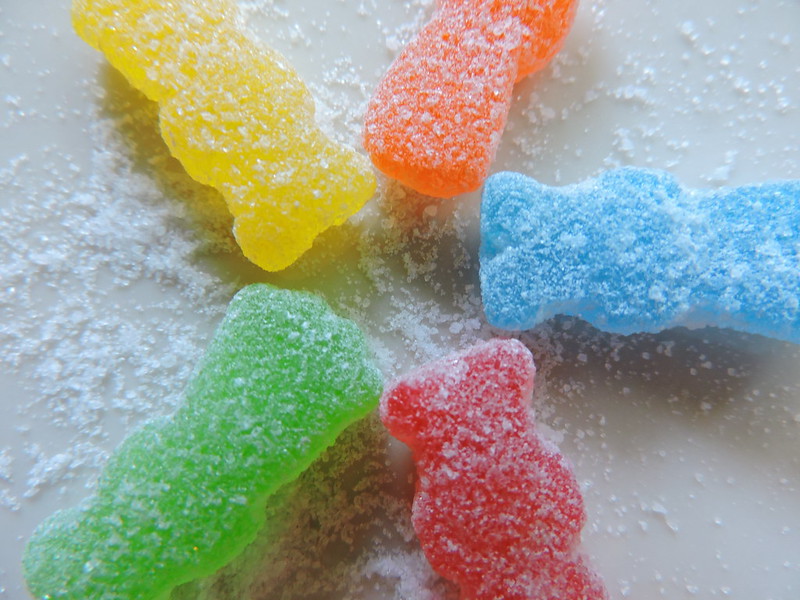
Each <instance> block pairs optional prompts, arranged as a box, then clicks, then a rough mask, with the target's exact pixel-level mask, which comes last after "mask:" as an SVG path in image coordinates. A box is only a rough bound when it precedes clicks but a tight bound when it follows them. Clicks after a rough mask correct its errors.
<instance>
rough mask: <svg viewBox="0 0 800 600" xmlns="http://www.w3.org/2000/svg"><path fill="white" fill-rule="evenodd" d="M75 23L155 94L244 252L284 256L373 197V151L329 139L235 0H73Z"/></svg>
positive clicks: (291, 256) (189, 166) (168, 126)
mask: <svg viewBox="0 0 800 600" xmlns="http://www.w3.org/2000/svg"><path fill="white" fill-rule="evenodd" d="M72 18H73V24H74V27H75V30H76V31H77V32H78V33H79V34H80V36H81V37H82V38H83V39H84V40H86V41H87V42H88V43H89V44H90V45H92V46H93V47H95V48H97V49H99V50H101V51H102V52H104V53H105V55H106V57H107V58H108V60H109V62H110V63H111V64H112V65H114V66H115V67H116V68H117V69H119V70H120V71H121V72H122V73H123V74H124V75H125V76H126V77H127V78H128V80H129V81H130V82H131V83H132V84H133V85H134V86H135V87H137V88H138V89H140V90H141V91H142V92H144V94H145V95H147V96H148V97H149V98H150V99H151V100H155V101H156V102H158V103H159V109H160V126H161V133H162V136H163V138H164V140H165V142H166V143H167V145H168V146H169V148H170V151H171V152H172V154H173V155H174V156H175V157H176V158H178V160H180V161H181V163H182V164H183V166H184V168H185V169H186V171H187V172H188V173H189V175H191V176H192V177H193V178H195V179H196V180H197V181H199V182H201V183H204V184H207V185H211V186H213V187H215V188H217V189H218V190H219V191H220V192H222V194H223V196H224V197H225V199H226V201H227V203H228V208H229V210H230V211H231V213H232V214H233V216H234V229H233V230H234V235H235V237H236V240H237V241H238V243H239V245H240V246H241V248H242V251H243V252H244V255H245V256H246V257H247V258H248V259H250V260H251V261H252V262H254V263H255V264H257V265H258V266H260V267H262V268H263V269H266V270H268V271H277V270H280V269H283V268H285V267H287V266H289V265H290V264H291V263H293V262H294V261H295V260H296V259H297V258H298V257H299V256H300V255H301V254H302V253H303V252H305V251H306V250H308V248H310V247H311V245H312V243H313V241H314V239H315V238H316V237H317V235H319V233H321V232H322V231H324V230H325V229H327V228H329V227H331V226H333V225H339V224H341V223H343V222H344V221H345V220H346V219H347V218H348V217H349V216H350V215H352V214H353V213H355V212H356V211H357V210H358V209H359V208H361V206H363V204H364V203H365V202H366V201H367V200H368V199H369V198H370V197H371V196H372V193H373V192H374V189H375V177H374V174H373V172H372V168H371V166H370V164H369V161H368V159H367V158H366V157H365V156H362V155H360V154H358V153H357V152H355V150H353V149H351V148H347V147H345V146H342V145H340V144H337V143H335V142H334V141H332V140H331V139H329V138H328V137H327V136H326V135H325V134H324V133H322V131H321V130H320V129H319V128H318V127H317V125H316V124H315V122H314V101H313V99H312V98H311V95H310V93H309V91H308V89H307V88H306V87H305V85H304V84H303V82H302V81H301V79H300V77H299V76H298V75H297V73H296V72H295V71H294V70H293V69H292V67H291V66H290V65H289V64H288V63H287V61H286V59H285V58H284V57H283V56H281V55H280V54H279V53H278V52H276V51H275V50H272V49H270V48H268V47H266V46H264V45H263V44H260V43H258V42H257V41H256V40H254V39H252V38H251V37H248V35H247V33H246V32H245V31H244V28H243V27H241V26H240V23H239V21H240V20H241V16H240V15H239V13H238V9H237V7H236V3H235V2H234V1H233V0H169V1H165V0H137V1H136V2H131V1H130V0H73V5H72Z"/></svg>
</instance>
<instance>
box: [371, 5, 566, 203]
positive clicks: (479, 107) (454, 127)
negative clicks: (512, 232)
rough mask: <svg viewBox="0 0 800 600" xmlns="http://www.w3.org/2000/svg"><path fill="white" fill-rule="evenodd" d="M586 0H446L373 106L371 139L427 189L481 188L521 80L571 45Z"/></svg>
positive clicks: (384, 165) (377, 153)
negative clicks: (566, 44)
mask: <svg viewBox="0 0 800 600" xmlns="http://www.w3.org/2000/svg"><path fill="white" fill-rule="evenodd" d="M576 8H577V1H576V0H536V1H534V2H530V1H527V0H469V1H466V2H465V1H463V0H440V1H439V6H438V10H437V12H436V13H435V14H434V16H433V18H432V19H431V21H430V22H429V23H428V25H427V26H426V27H425V28H424V29H423V30H422V31H421V32H420V33H419V35H418V36H417V37H416V38H415V39H414V40H412V41H411V43H410V44H408V46H406V48H405V49H404V50H403V52H402V53H401V54H400V55H399V56H398V57H397V59H396V60H395V61H394V63H393V64H392V66H391V67H390V68H389V71H388V72H387V73H386V75H385V76H384V78H383V79H382V80H381V82H380V83H379V84H378V87H377V89H376V90H375V93H374V95H373V97H372V99H371V101H370V103H369V106H368V108H367V114H366V120H365V127H364V146H365V148H366V149H367V151H368V152H369V155H370V157H371V158H372V161H373V162H374V163H375V165H376V166H377V167H378V168H379V169H380V170H381V171H383V172H384V173H386V174H387V175H389V176H390V177H393V178H395V179H398V180H399V181H401V182H402V183H404V184H405V185H407V186H409V187H411V188H413V189H415V190H417V191H419V192H422V193H425V194H429V195H431V196H438V197H449V196H454V195H457V194H460V193H463V192H469V191H472V190H474V189H477V188H478V186H480V184H481V183H482V182H483V180H484V179H485V178H486V175H487V174H488V171H489V166H490V164H491V162H492V160H493V159H494V155H495V152H496V150H497V146H498V144H499V142H500V137H501V135H502V133H503V128H504V127H505V124H506V119H507V118H508V111H509V107H510V105H511V92H512V88H513V86H514V83H515V82H517V81H518V80H520V79H521V78H523V77H525V76H526V75H528V74H530V73H533V72H534V71H537V70H539V69H541V68H543V67H544V66H545V65H546V64H547V63H548V62H549V61H550V59H551V58H552V57H553V56H554V55H555V54H556V53H557V52H558V50H559V49H560V48H561V46H562V44H563V41H564V37H565V36H566V34H567V32H568V31H569V29H570V26H571V25H572V21H573V19H574V17H575V11H576Z"/></svg>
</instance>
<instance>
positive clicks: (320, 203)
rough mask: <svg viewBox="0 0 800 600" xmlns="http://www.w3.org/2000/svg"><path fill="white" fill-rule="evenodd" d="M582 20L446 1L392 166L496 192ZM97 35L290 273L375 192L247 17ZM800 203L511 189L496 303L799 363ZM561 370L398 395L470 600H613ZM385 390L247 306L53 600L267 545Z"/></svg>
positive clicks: (661, 190)
mask: <svg viewBox="0 0 800 600" xmlns="http://www.w3.org/2000/svg"><path fill="white" fill-rule="evenodd" d="M575 8H576V3H575V2H574V0H536V1H528V0H470V1H460V0H440V2H439V5H438V11H437V12H436V13H435V15H434V17H433V19H432V21H431V22H430V23H429V24H428V26H427V27H425V28H424V29H423V30H422V32H421V33H420V34H419V36H418V37H417V38H416V39H415V40H414V41H413V42H412V43H411V44H410V45H409V46H408V47H407V48H406V50H405V51H404V52H403V53H402V54H401V55H400V56H399V58H398V59H397V61H396V62H395V63H394V64H393V65H392V67H391V69H390V70H389V72H388V73H387V75H386V77H385V78H384V80H383V81H382V82H381V84H380V85H379V87H378V89H377V90H376V92H375V96H374V98H373V100H372V102H371V103H370V106H369V110H368V114H367V117H366V125H365V134H364V141H365V145H366V147H367V150H368V151H369V153H370V155H371V157H372V160H373V161H374V163H375V164H376V166H377V167H378V168H379V169H381V170H383V171H384V172H385V173H387V174H388V175H390V176H391V177H395V178H397V179H399V180H400V181H401V182H403V183H405V184H407V185H409V186H410V187H412V188H414V189H416V190H418V191H420V192H423V193H426V194H431V195H434V196H450V195H454V194H459V193H462V192H464V191H468V190H472V189H475V188H477V187H478V186H480V184H481V183H482V182H483V180H484V179H485V178H486V176H487V173H488V169H489V165H490V163H491V161H492V159H493V156H494V153H495V150H496V147H497V143H498V141H499V139H500V135H501V133H502V130H503V127H504V125H505V120H506V116H507V113H508V106H509V101H510V97H511V90H512V86H513V85H514V83H515V82H516V81H518V80H519V79H520V78H522V77H524V76H525V75H527V74H529V73H531V72H533V71H535V70H537V69H540V68H542V67H543V66H544V65H545V64H547V62H548V61H549V60H550V59H551V58H552V56H553V55H554V54H555V53H556V52H557V51H558V49H559V48H560V46H561V44H562V41H563V39H564V36H565V35H566V33H567V31H568V30H569V28H570V25H571V23H572V20H573V18H574V15H575ZM73 16H74V22H75V28H76V29H77V31H78V32H79V33H80V35H81V36H82V37H83V38H84V39H85V40H86V41H88V42H89V43H90V44H91V45H93V46H94V47H96V48H98V49H100V50H102V51H103V52H104V53H105V54H106V56H107V57H108V59H109V61H110V62H111V63H112V64H113V65H114V66H116V67H117V68H118V69H119V70H121V71H122V72H123V73H124V74H125V76H126V77H128V79H129V80H130V81H131V83H133V85H135V86H136V87H138V88H139V89H141V90H142V91H143V92H144V93H145V94H146V95H147V96H148V97H150V98H151V99H153V100H155V101H157V102H158V103H159V106H160V120H161V130H162V133H163V136H164V139H165V141H166V142H167V144H168V145H169V147H170V149H171V150H172V152H173V153H174V154H175V156H176V157H178V158H179V159H180V160H181V162H182V163H183V165H184V166H185V168H186V170H187V171H188V172H189V174H190V175H192V176H193V177H195V178H196V179H197V180H198V181H201V182H203V183H207V184H210V185H213V186H214V187H216V188H218V189H219V190H220V191H222V193H223V195H224V196H225V198H226V200H227V201H228V205H229V207H230V210H231V212H232V213H233V215H234V217H235V225H234V231H235V234H236V237H237V240H238V241H239V243H240V244H241V246H242V249H243V251H244V253H245V255H246V256H248V258H250V259H251V260H252V261H254V262H255V263H256V264H258V265H260V266H262V267H263V268H265V269H268V270H277V269H282V268H284V267H286V266H288V265H289V264H291V263H292V262H293V261H294V260H296V259H297V257H298V256H299V255H300V254H301V253H302V252H304V251H305V250H306V249H307V248H308V247H309V246H310V245H311V243H312V242H313V240H314V238H315V237H316V236H317V235H318V234H319V233H320V232H321V231H323V230H324V229H326V228H327V227H330V226H331V225H335V224H338V223H341V222H342V221H344V220H345V219H346V218H348V216H349V215H351V214H352V213H353V212H355V211H356V210H358V209H359V208H360V207H361V205H363V203H364V202H365V201H366V200H367V199H368V198H369V197H370V196H371V195H372V193H373V189H374V186H375V182H374V177H373V174H372V172H371V169H370V168H369V166H368V164H367V161H366V159H364V158H362V157H360V156H359V155H358V154H357V153H355V152H354V151H353V150H351V149H347V148H344V147H342V146H339V145H337V144H335V143H333V142H332V141H331V140H329V139H328V138H327V137H325V136H324V135H323V134H322V133H321V132H320V130H319V129H318V128H317V126H316V125H315V124H314V120H313V101H312V99H311V97H310V95H309V93H308V91H307V90H306V88H305V86H304V85H303V84H302V82H301V81H300V79H299V78H298V77H297V75H296V74H295V72H294V71H293V70H292V69H291V67H290V66H289V65H288V64H287V63H286V61H285V59H284V58H283V57H281V56H280V55H278V54H277V53H276V52H274V51H273V50H270V49H268V48H265V47H263V46H261V45H259V44H258V43H256V42H254V41H253V40H251V39H250V38H249V37H248V36H247V35H246V33H244V32H243V31H242V30H241V29H240V28H239V26H238V24H237V14H236V7H235V4H234V2H233V1H232V0H213V1H209V0H207V1H200V0H169V1H158V2H157V1H155V0H141V1H138V2H131V1H129V0H75V1H74V4H73ZM798 206H800V184H798V182H784V183H775V184H766V185H761V186H749V187H743V188H737V189H724V190H716V191H697V190H687V189H684V188H682V187H680V186H679V185H678V184H677V183H676V181H675V180H674V179H673V178H672V177H670V176H669V175H667V174H665V173H662V172H657V171H649V170H639V169H623V170H619V171H611V172H609V173H606V174H604V175H602V176H600V177H598V178H597V179H595V180H591V181H588V182H585V183H583V184H579V185H575V186H569V187H566V188H560V189H554V188H548V187H546V186H542V185H540V184H538V183H537V182H535V181H533V180H532V179H529V178H527V177H524V176H522V175H519V174H513V173H504V174H499V175H496V176H494V177H492V178H490V179H489V181H488V182H487V185H486V187H485V191H484V197H483V205H482V214H481V218H482V230H481V235H482V242H481V249H480V257H481V285H482V293H483V299H484V303H485V309H486V315H487V318H488V320H489V321H490V322H491V323H492V324H494V325H496V326H498V327H502V328H507V329H525V328H529V327H532V326H534V325H536V324H537V323H539V322H541V321H542V320H543V319H546V318H548V317H550V316H552V315H554V314H556V313H560V312H568V313H571V314H577V315H580V316H582V317H584V318H586V319H589V320H590V321H592V322H593V323H595V324H596V325H598V326H601V327H603V328H606V329H610V330H612V331H619V332H623V333H624V332H631V331H640V330H647V331H653V330H657V329H660V328H664V327H668V326H671V325H673V324H676V323H687V324H698V323H701V322H702V323H710V324H715V325H721V326H732V327H737V328H741V329H744V330H746V331H751V332H755V333H761V334H765V335H771V336H775V337H779V338H782V339H786V340H790V341H794V342H800V302H799V301H798V297H800V293H799V291H798V288H799V287H800V275H799V274H800V260H798V242H797V235H798V234H797V232H798V231H800V212H799V211H798ZM533 378H534V365H533V358H532V356H531V354H530V352H529V351H528V350H527V349H526V348H525V347H524V346H523V345H522V344H521V343H519V342H517V341H514V340H502V341H501V340H495V341H491V342H487V343H484V344H481V345H478V346H476V347H473V348H471V349H468V350H466V351H465V352H463V353H461V354H459V355H455V356H452V357H448V358H445V359H442V360H441V361H438V362H435V363H432V364H430V365H427V366H425V367H423V368H421V369H419V370H418V371H415V372H413V373H411V374H409V375H407V376H405V377H403V378H400V379H398V380H396V381H395V382H393V383H392V384H391V385H390V386H389V387H388V388H387V389H386V391H385V393H384V395H383V397H382V400H381V402H380V410H381V417H382V420H383V422H384V424H385V425H386V427H387V428H388V429H389V431H390V432H391V433H392V434H393V435H395V436H396V437H397V438H399V439H400V440H402V441H404V442H406V443H407V444H408V445H409V446H410V447H411V449H412V451H413V456H414V460H415V462H416V466H417V471H418V479H417V492H416V496H415V499H414V504H413V523H414V527H415V530H416V532H417V534H418V536H419V538H420V541H421V543H422V546H423V549H424V551H425V553H426V555H427V557H428V558H429V560H430V562H431V564H432V565H433V567H434V568H435V569H436V570H437V571H438V572H439V573H440V574H442V575H443V576H444V577H446V578H448V579H451V580H453V581H454V582H456V583H457V584H458V585H459V586H460V589H461V593H462V596H463V597H464V598H475V599H481V600H483V599H486V600H492V599H497V598H503V599H520V600H522V599H526V600H530V599H541V600H544V599H559V600H600V599H603V598H606V596H607V594H606V591H605V588H604V586H603V584H602V582H601V580H600V578H599V576H598V575H597V574H596V573H594V572H593V571H592V570H591V568H590V567H589V566H588V565H587V563H586V561H585V560H584V558H583V557H582V555H581V554H580V552H579V543H580V533H581V529H582V527H583V524H584V522H585V520H586V515H585V512H584V506H583V500H582V498H581V495H580V490H579V486H578V484H577V482H576V480H575V477H574V476H573V474H572V473H571V471H570V468H569V465H568V463H567V461H566V459H565V458H564V457H562V456H561V455H560V454H559V453H558V452H557V450H556V448H554V447H553V446H552V445H551V444H549V443H547V442H546V441H544V440H543V439H542V438H541V437H540V436H539V435H538V434H537V432H536V425H535V423H534V420H533V413H532V410H531V407H530V400H531V395H532V392H533ZM381 387H382V382H381V376H380V373H379V372H378V371H377V369H376V368H375V367H374V365H373V364H372V363H371V361H370V359H369V352H368V350H367V345H366V341H365V339H364V337H363V335H362V334H361V333H360V332H359V331H358V329H357V328H356V326H355V325H354V324H352V323H350V322H348V321H346V320H343V319H341V318H339V317H337V316H335V315H334V314H333V313H332V312H331V311H330V309H329V308H328V307H327V306H326V305H324V303H323V302H322V301H320V300H319V299H317V298H315V297H313V296H311V295H308V294H304V293H299V292H290V291H281V290H278V289H276V288H273V287H270V286H267V285H253V286H249V287H246V288H245V289H243V290H242V291H241V292H240V293H239V294H238V295H237V296H236V297H235V298H234V299H233V301H232V302H231V305H230V307H229V310H228V314H227V316H226V317H225V319H224V321H223V322H222V324H221V325H220V327H219V329H218V331H217V333H216V336H215V338H214V340H213V341H212V343H211V345H210V347H209V349H208V352H207V354H206V356H205V358H204V359H203V361H202V362H201V364H200V366H199V368H198V370H197V371H196V374H195V376H194V378H193V379H192V381H191V382H190V384H189V385H188V387H187V389H186V391H185V397H184V403H183V405H182V406H181V407H180V408H179V409H178V411H177V412H176V413H175V414H174V415H173V416H171V417H168V418H164V419H160V420H156V421H153V422H151V423H150V424H148V425H146V426H145V427H144V428H142V429H140V430H139V431H137V432H135V433H134V434H133V435H132V436H130V437H129V438H128V439H127V440H126V441H125V442H124V443H123V444H122V445H121V447H120V448H119V449H118V450H117V452H116V453H115V454H114V456H113V457H112V459H111V460H110V462H109V463H108V466H107V468H106V470H105V471H104V473H103V474H102V476H101V478H100V481H99V483H98V487H97V491H96V493H95V494H94V495H93V496H91V497H90V498H88V499H87V500H86V501H84V502H83V503H82V504H81V505H80V506H79V507H77V508H75V509H72V510H65V511H62V512H59V513H56V514H55V515H53V516H52V517H51V518H50V519H48V520H46V521H45V522H44V523H43V524H42V525H41V526H40V527H39V528H38V529H37V531H36V532H35V533H34V535H33V537H32V539H31V540H30V542H29V545H28V547H27V550H26V554H25V557H24V567H25V572H26V577H27V580H28V584H29V587H30V590H31V592H32V593H33V594H34V596H36V597H37V598H41V599H48V600H52V599H56V598H65V599H76V600H77V599H81V600H83V599H86V598H108V599H120V600H122V599H128V600H132V599H137V600H147V599H151V600H152V599H161V598H165V597H167V596H168V594H169V592H170V590H171V589H172V588H174V587H175V586H176V585H179V584H181V583H183V582H185V581H188V580H190V579H193V578H196V577H200V576H203V575H206V574H209V573H211V572H213V571H214V570H216V569H217V568H219V567H221V566H222V565H224V564H225V563H227V562H228V561H229V560H230V559H231V558H233V557H234V556H235V555H236V554H237V553H239V552H240V551H241V550H242V549H243V547H244V546H245V545H246V544H247V543H248V542H249V541H251V540H252V539H253V537H254V536H255V534H256V531H257V529H258V528H259V525H260V523H261V521H262V520H263V514H262V511H263V504H264V503H265V502H266V500H267V498H268V497H269V496H270V495H271V494H272V493H273V492H274V491H275V490H276V489H277V488H278V487H279V486H280V485H282V484H284V483H285V482H287V481H289V480H291V479H292V478H294V477H296V476H297V475H298V474H299V473H300V472H301V471H302V470H303V469H304V468H306V467H307V466H308V465H309V464H310V463H311V461H313V460H314V458H315V457H317V456H318V455H319V454H320V452H321V451H322V450H323V449H324V448H325V447H326V446H328V445H329V444H332V443H333V441H334V440H335V438H336V436H337V435H338V433H339V432H341V431H342V430H343V429H344V428H345V427H346V426H347V425H348V424H349V423H351V422H353V421H354V420H356V419H358V418H360V417H362V416H364V415H365V414H366V413H367V412H369V411H370V410H372V409H373V408H374V406H375V404H376V403H377V401H378V397H379V396H380V392H381Z"/></svg>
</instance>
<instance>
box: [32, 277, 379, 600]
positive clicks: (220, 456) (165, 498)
mask: <svg viewBox="0 0 800 600" xmlns="http://www.w3.org/2000/svg"><path fill="white" fill-rule="evenodd" d="M381 387H382V382H381V375H380V373H379V372H378V370H377V369H376V368H375V366H374V365H373V364H372V362H371V360H370V359H369V357H368V351H367V347H366V344H365V340H364V337H363V335H362V334H361V332H360V331H359V330H358V329H357V328H356V326H355V325H354V324H353V323H351V322H350V321H347V320H345V319H341V318H339V317H337V316H336V315H334V314H333V313H332V312H331V311H330V309H329V308H328V306H327V305H326V304H324V302H323V301H322V300H320V299H319V298H317V297H315V296H312V295H310V294H306V293H300V292H291V291H282V290H278V289H276V288H273V287H270V286H266V285H261V284H255V285H251V286H248V287H246V288H244V289H243V290H242V291H240V292H239V293H238V294H237V295H236V297H235V298H234V299H233V300H232V302H231V304H230V306H229V308H228V313H227V315H226V316H225V319H224V320H223V322H222V323H221V325H220V326H219V328H218V330H217V332H216V335H215V336H214V339H213V341H212V342H211V344H210V346H209V348H208V351H207V353H206V355H205V357H204V358H203V359H202V361H201V362H200V364H199V366H198V368H197V370H196V371H195V375H194V377H193V379H192V380H191V381H190V382H189V384H188V386H187V388H186V391H185V394H184V402H183V404H182V406H181V407H180V408H179V409H178V411H177V412H176V413H175V414H174V415H172V416H170V417H166V418H161V419H157V420H155V421H151V422H150V423H148V424H147V425H145V426H144V427H142V428H141V429H139V430H138V431H136V432H135V433H133V434H132V435H131V436H130V437H128V438H127V439H126V440H125V441H124V442H123V443H122V445H121V446H120V447H119V448H118V449H117V451H116V452H115V453H114V454H113V456H112V457H111V459H110V460H109V462H108V465H107V466H106V468H105V471H104V472H103V474H102V475H101V477H100V480H99V482H98V484H97V490H96V492H95V494H94V495H93V496H90V497H89V498H87V499H86V500H85V501H84V502H82V503H81V504H80V505H79V506H78V507H76V508H73V509H70V510H62V511H60V512H57V513H55V514H54V515H52V516H51V517H50V518H49V519H47V520H46V521H44V522H43V523H42V524H41V525H40V526H39V527H38V529H37V530H36V532H35V533H34V535H33V537H32V538H31V540H30V542H29V543H28V546H27V548H26V552H25V556H24V559H23V563H24V570H25V576H26V579H27V582H28V587H29V589H30V591H31V593H32V594H33V596H34V597H36V598H47V599H56V598H65V599H67V598H69V599H74V600H86V599H89V598H98V599H99V598H102V599H103V600H122V599H125V600H149V599H163V598H166V597H167V596H168V595H169V592H170V590H171V589H172V588H173V587H175V586H177V585H179V584H181V583H184V582H186V581H189V580H191V579H194V578H197V577H201V576H204V575H208V574H210V573H213V572H214V571H215V570H216V569H218V568H220V567H221V566H223V565H225V564H226V563H227V562H228V561H230V560H231V559H232V558H233V557H235V556H236V555H237V554H238V553H239V552H241V551H242V549H243V548H244V547H245V546H246V545H247V544H248V543H249V542H251V541H252V540H253V538H254V537H255V535H256V533H257V531H258V529H259V527H260V525H261V524H262V523H263V520H264V504H265V501H266V499H267V497H268V496H269V495H270V494H272V493H273V492H275V491H276V490H277V489H278V488H279V487H280V486H281V485H283V484H285V483H286V482H288V481H290V480H292V479H293V478H295V477H296V476H297V475H299V474H300V472H301V471H303V470H304V469H305V468H306V467H308V465H309V464H310V463H311V462H312V461H313V460H314V459H315V458H316V457H317V456H318V455H319V454H320V453H321V452H322V451H323V450H324V449H325V448H326V447H328V446H329V445H331V444H332V443H333V442H334V440H335V439H336V437H337V435H338V434H339V433H340V432H341V431H342V430H343V429H344V428H345V427H347V426H348V425H349V424H350V423H353V422H354V421H355V420H357V419H359V418H361V417H363V416H364V415H366V414H367V413H368V412H369V411H370V410H372V409H373V408H374V406H375V405H376V403H377V401H378V397H379V395H380V391H381Z"/></svg>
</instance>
